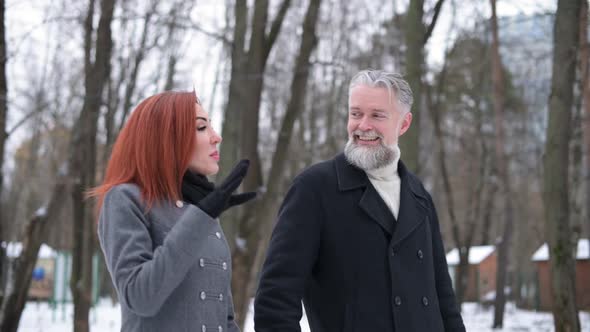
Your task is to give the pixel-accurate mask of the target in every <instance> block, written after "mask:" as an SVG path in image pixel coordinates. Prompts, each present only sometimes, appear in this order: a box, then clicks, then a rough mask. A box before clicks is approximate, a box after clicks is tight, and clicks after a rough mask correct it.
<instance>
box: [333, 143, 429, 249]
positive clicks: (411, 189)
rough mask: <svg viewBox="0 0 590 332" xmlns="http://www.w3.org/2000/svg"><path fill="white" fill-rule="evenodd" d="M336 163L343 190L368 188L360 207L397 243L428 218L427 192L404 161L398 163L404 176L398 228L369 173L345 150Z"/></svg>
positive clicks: (402, 177)
mask: <svg viewBox="0 0 590 332" xmlns="http://www.w3.org/2000/svg"><path fill="white" fill-rule="evenodd" d="M335 164H336V174H337V178H338V188H339V190H340V191H349V190H354V189H358V188H365V191H364V193H363V195H362V197H361V199H360V201H359V206H360V207H361V209H363V210H364V211H365V212H366V213H367V214H368V215H369V216H370V217H371V219H373V220H374V221H376V222H377V223H378V224H379V225H380V226H381V227H382V228H383V229H384V230H385V231H386V232H387V233H388V234H390V235H393V237H392V243H393V245H394V246H395V245H397V244H399V243H400V242H401V241H403V240H404V239H405V238H406V237H408V236H409V235H410V234H411V233H412V232H413V231H414V230H415V229H417V228H418V226H420V225H421V224H422V222H424V220H425V219H426V216H427V213H428V208H427V199H428V198H427V194H426V192H425V190H424V189H423V188H422V186H421V185H420V184H419V182H418V179H417V178H416V177H415V176H414V175H413V174H412V173H410V172H409V171H408V169H407V168H406V166H405V165H404V163H403V162H402V161H401V160H400V161H399V164H398V173H399V176H400V179H401V189H400V209H399V214H398V220H397V222H396V225H395V231H394V228H393V226H394V225H393V222H394V217H393V214H392V213H391V211H390V210H389V208H388V207H387V205H386V204H385V202H384V201H383V199H382V198H381V196H380V195H379V193H378V192H377V190H376V189H375V188H374V187H373V185H372V184H371V182H370V181H369V178H368V177H367V174H366V173H365V172H364V171H363V170H361V169H360V168H358V167H356V166H353V165H351V164H350V163H349V162H348V161H347V160H346V157H345V156H344V154H343V153H341V154H339V155H338V156H336V158H335Z"/></svg>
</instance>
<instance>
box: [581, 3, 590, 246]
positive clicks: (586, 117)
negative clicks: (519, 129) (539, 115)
mask: <svg viewBox="0 0 590 332" xmlns="http://www.w3.org/2000/svg"><path fill="white" fill-rule="evenodd" d="M587 29H588V3H587V2H586V1H582V9H581V10H580V75H581V81H582V98H583V99H582V136H583V143H582V146H583V147H584V148H583V149H584V151H583V152H582V153H583V155H584V159H585V167H584V174H583V176H584V178H583V180H582V182H583V183H584V184H583V186H584V188H585V193H584V198H583V201H585V202H586V204H582V206H585V207H586V209H585V211H583V213H584V215H583V216H584V217H583V218H582V219H583V220H587V222H588V225H587V227H588V233H590V66H589V65H590V45H589V42H588V30H587ZM588 250H590V248H588Z"/></svg>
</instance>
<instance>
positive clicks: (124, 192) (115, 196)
mask: <svg viewBox="0 0 590 332" xmlns="http://www.w3.org/2000/svg"><path fill="white" fill-rule="evenodd" d="M107 202H108V203H111V204H112V203H115V204H117V203H119V204H122V203H134V204H136V205H140V206H141V205H143V204H142V199H141V189H140V187H139V186H138V185H137V184H134V183H121V184H118V185H115V186H113V187H112V188H111V189H109V191H108V192H107V194H106V196H105V203H107Z"/></svg>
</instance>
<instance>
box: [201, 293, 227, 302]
mask: <svg viewBox="0 0 590 332" xmlns="http://www.w3.org/2000/svg"><path fill="white" fill-rule="evenodd" d="M199 297H200V298H201V300H203V301H205V300H206V299H210V300H219V301H223V294H221V293H220V294H212V293H209V294H207V292H204V291H203V292H201V293H200V294H199Z"/></svg>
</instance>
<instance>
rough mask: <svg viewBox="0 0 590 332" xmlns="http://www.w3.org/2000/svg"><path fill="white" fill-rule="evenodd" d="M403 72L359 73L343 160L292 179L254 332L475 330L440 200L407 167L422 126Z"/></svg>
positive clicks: (351, 97) (338, 158)
mask: <svg viewBox="0 0 590 332" xmlns="http://www.w3.org/2000/svg"><path fill="white" fill-rule="evenodd" d="M411 106H412V91H411V89H410V87H409V85H408V83H407V82H406V81H404V80H403V79H402V78H401V76H399V75H397V74H394V73H389V72H385V71H381V70H365V71H361V72H360V73H358V74H357V75H356V76H355V77H354V78H353V79H352V81H351V83H350V87H349V113H348V137H349V138H348V143H347V144H346V147H345V149H344V153H343V154H340V155H338V156H336V157H335V158H334V159H332V160H330V161H326V162H322V163H319V164H316V165H314V166H312V167H310V168H308V169H307V170H305V171H304V172H303V173H302V174H300V175H299V176H297V177H296V178H295V180H294V181H293V184H292V186H291V188H290V189H289V192H288V193H287V195H286V197H285V200H284V202H283V204H282V206H281V209H280V211H279V216H278V222H277V224H276V227H275V229H274V231H273V234H272V238H271V241H270V246H269V249H268V255H267V257H266V261H265V262H264V266H263V268H262V274H261V279H260V285H259V288H258V292H257V294H256V300H255V304H254V322H255V330H256V331H259V332H268V331H280V332H288V331H300V326H299V321H300V319H301V314H302V313H301V301H302V300H303V304H304V305H305V310H306V312H307V319H308V321H309V325H310V327H311V331H312V332H324V331H334V332H342V331H343V332H353V331H358V332H365V331H367V332H368V331H375V332H389V331H398V332H413V331H420V332H422V331H423V332H435V331H447V332H448V331H465V327H464V325H463V320H462V318H461V315H460V311H459V309H458V307H457V303H456V300H455V294H454V292H453V288H452V285H451V279H450V277H449V274H448V269H447V262H446V258H445V250H444V247H443V243H442V238H441V234H440V228H439V224H438V218H437V214H436V211H435V208H434V204H433V202H432V198H431V197H430V195H429V193H428V192H427V191H426V190H425V189H424V187H423V186H422V184H421V182H420V181H419V180H418V179H417V178H416V177H415V176H414V175H413V174H411V173H410V172H409V171H408V170H407V169H406V167H405V166H404V164H403V163H402V162H401V161H400V160H399V158H400V150H399V148H398V138H399V137H400V136H401V135H403V134H404V133H405V132H406V131H407V130H408V128H409V127H410V123H411V122H412V114H411V113H410V108H411Z"/></svg>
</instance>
